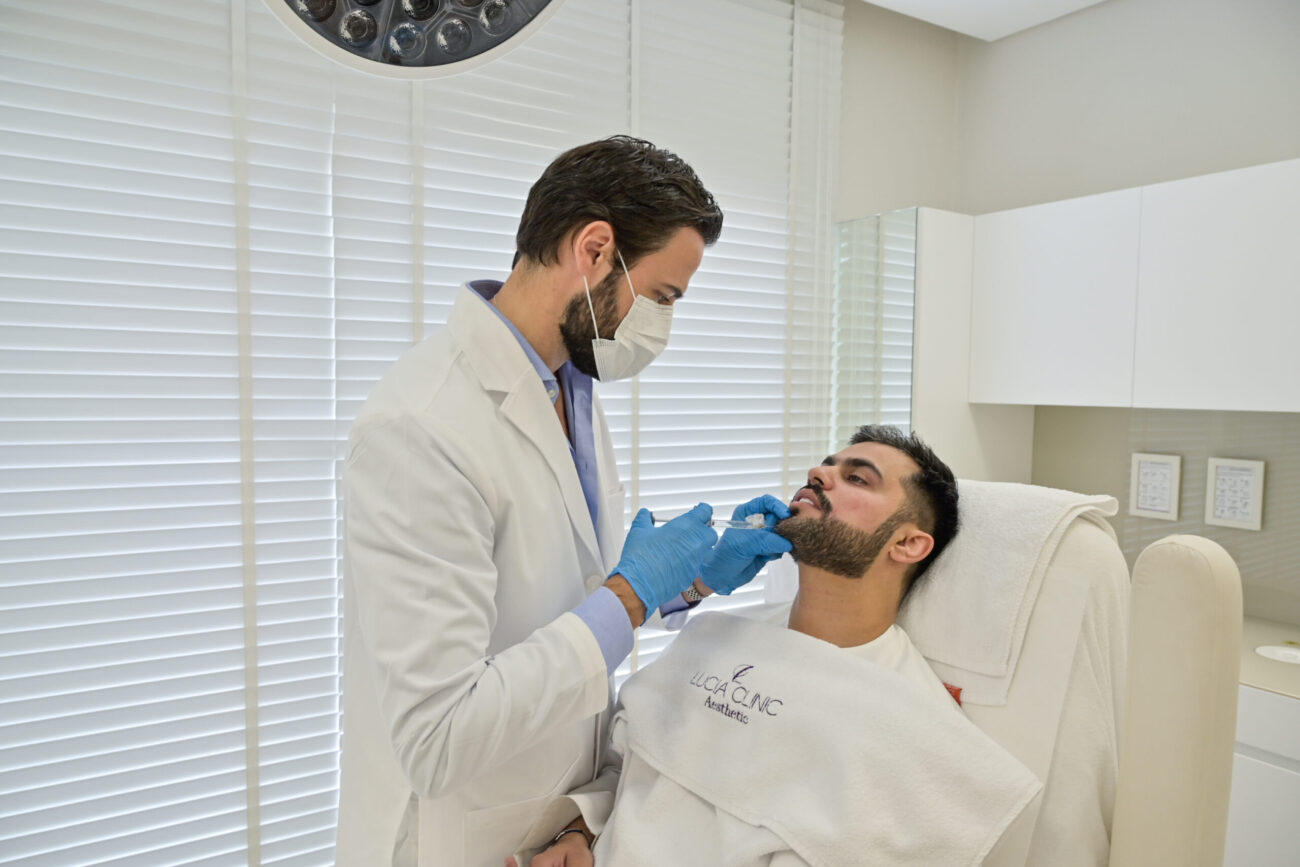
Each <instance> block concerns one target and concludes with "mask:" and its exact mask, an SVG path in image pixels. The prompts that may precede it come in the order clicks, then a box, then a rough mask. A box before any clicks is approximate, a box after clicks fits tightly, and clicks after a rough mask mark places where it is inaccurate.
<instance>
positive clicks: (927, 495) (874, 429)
mask: <svg viewBox="0 0 1300 867" xmlns="http://www.w3.org/2000/svg"><path fill="white" fill-rule="evenodd" d="M858 443H880V444H881V445H886V446H889V447H891V448H895V449H898V450H899V451H900V452H902V453H903V454H905V455H907V456H908V457H909V458H911V459H912V460H913V461H915V462H916V465H917V467H918V470H917V471H916V472H915V473H913V474H912V475H910V476H908V477H907V478H906V479H903V489H904V490H905V491H907V508H909V509H911V510H912V512H913V513H914V516H913V519H914V520H915V521H916V523H917V526H919V527H920V528H921V529H922V530H924V531H925V532H927V533H929V534H930V535H931V536H933V537H934V549H933V550H932V551H930V553H929V554H928V555H926V558H925V559H924V560H922V561H921V562H919V563H917V564H915V565H914V566H913V567H912V572H911V574H910V576H909V578H908V582H907V586H906V587H904V588H903V598H907V594H908V592H909V591H910V590H911V589H912V586H913V585H915V584H916V579H918V578H920V577H921V576H922V575H924V574H925V570H927V569H929V568H930V564H931V563H933V562H934V560H935V558H936V557H938V556H939V554H941V553H942V552H943V549H944V548H946V547H948V543H949V542H951V541H952V537H953V536H955V535H957V480H956V479H955V478H954V477H953V474H952V470H950V469H949V468H948V465H947V464H945V463H944V462H943V461H941V460H939V458H938V456H937V455H935V453H934V451H933V450H932V449H931V448H930V447H929V446H928V445H926V444H925V443H924V442H922V441H921V438H920V437H918V436H917V435H916V433H915V432H912V433H907V434H905V433H903V432H902V431H900V430H899V429H898V428H896V427H890V426H888V425H874V424H868V425H863V426H862V427H860V428H858V431H857V433H855V434H854V435H853V436H852V437H850V438H849V445H851V446H855V445H857V444H858Z"/></svg>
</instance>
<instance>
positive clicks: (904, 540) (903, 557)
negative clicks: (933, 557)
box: [889, 524, 934, 564]
mask: <svg viewBox="0 0 1300 867" xmlns="http://www.w3.org/2000/svg"><path fill="white" fill-rule="evenodd" d="M899 531H900V532H901V533H902V535H901V536H898V537H896V538H895V540H894V544H893V545H891V546H890V548H889V556H890V557H891V558H892V559H893V560H894V562H896V563H904V564H909V563H920V562H921V561H922V560H924V559H925V558H926V557H928V556H930V552H931V551H933V550H934V537H933V536H931V535H930V534H929V533H927V532H925V531H924V530H922V529H921V528H919V527H917V526H916V525H915V524H904V525H903V526H902V527H900V528H899Z"/></svg>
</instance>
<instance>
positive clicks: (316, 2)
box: [293, 0, 334, 21]
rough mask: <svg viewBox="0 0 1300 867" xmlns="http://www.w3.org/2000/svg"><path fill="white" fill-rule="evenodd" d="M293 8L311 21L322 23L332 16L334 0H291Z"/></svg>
mask: <svg viewBox="0 0 1300 867" xmlns="http://www.w3.org/2000/svg"><path fill="white" fill-rule="evenodd" d="M293 6H294V8H295V9H297V10H298V14H299V15H305V16H306V17H308V18H310V19H311V20H312V21H324V20H325V19H326V18H328V17H330V16H331V15H333V14H334V0H293Z"/></svg>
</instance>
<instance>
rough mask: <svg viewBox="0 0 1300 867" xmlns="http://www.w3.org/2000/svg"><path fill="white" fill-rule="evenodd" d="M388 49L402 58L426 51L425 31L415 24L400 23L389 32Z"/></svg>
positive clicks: (405, 58)
mask: <svg viewBox="0 0 1300 867" xmlns="http://www.w3.org/2000/svg"><path fill="white" fill-rule="evenodd" d="M388 50H389V51H391V52H392V53H393V54H395V55H397V56H398V57H400V58H401V59H402V60H410V59H412V58H415V57H419V56H420V55H421V54H423V53H424V32H423V31H421V30H420V28H418V27H416V26H415V25H414V24H410V23H407V24H399V25H397V26H396V27H394V28H393V31H392V32H391V33H389V34H388Z"/></svg>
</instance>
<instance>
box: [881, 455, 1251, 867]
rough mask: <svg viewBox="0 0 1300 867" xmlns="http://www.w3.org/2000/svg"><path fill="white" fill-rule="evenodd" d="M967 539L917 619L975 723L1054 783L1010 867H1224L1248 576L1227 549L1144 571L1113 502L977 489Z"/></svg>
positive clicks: (1187, 548)
mask: <svg viewBox="0 0 1300 867" xmlns="http://www.w3.org/2000/svg"><path fill="white" fill-rule="evenodd" d="M959 486H960V494H961V498H960V502H961V505H960V510H961V521H962V525H961V530H960V532H959V533H958V534H957V537H956V538H955V539H954V541H953V543H952V544H951V545H950V546H949V548H948V549H947V550H946V551H945V552H944V553H943V554H942V555H941V556H940V557H939V559H938V560H936V562H935V563H934V565H933V566H932V567H931V570H930V574H929V575H928V576H927V577H926V578H925V579H924V580H923V581H922V582H921V583H920V584H918V585H917V587H916V588H915V589H914V591H913V592H912V593H911V595H910V596H909V598H908V600H907V602H906V603H905V605H904V608H903V611H902V612H901V614H900V618H899V620H900V624H901V625H902V626H903V628H904V629H905V630H907V632H908V634H909V635H910V636H911V638H912V640H913V642H914V643H915V644H916V646H917V648H918V649H919V650H920V651H921V653H922V654H924V655H925V656H926V658H927V659H928V660H929V662H930V664H931V667H933V668H934V670H935V671H936V673H938V674H939V676H940V678H941V679H942V680H944V682H945V683H947V684H948V685H949V688H950V689H951V690H953V691H954V693H955V694H957V695H959V697H960V698H959V700H960V701H961V703H962V707H963V709H964V710H965V711H966V714H967V716H968V717H970V719H971V720H972V721H973V722H975V724H976V725H978V726H980V728H982V729H983V730H984V731H985V732H986V733H987V734H989V736H991V737H992V738H993V739H994V740H996V741H998V742H999V743H1000V744H1002V746H1003V747H1005V748H1006V749H1007V750H1008V751H1009V752H1011V753H1012V754H1013V755H1015V756H1016V757H1017V758H1019V759H1020V760H1021V761H1022V762H1023V763H1024V764H1025V765H1026V766H1028V767H1029V768H1030V770H1032V771H1033V772H1034V773H1035V774H1037V775H1038V777H1039V779H1040V780H1042V781H1043V790H1042V792H1041V793H1040V794H1039V795H1038V796H1037V797H1036V798H1035V799H1034V801H1033V802H1031V803H1030V805H1029V806H1028V807H1027V808H1026V809H1025V811H1024V812H1023V813H1022V814H1021V815H1020V817H1019V818H1018V819H1017V820H1016V821H1015V822H1014V823H1013V824H1012V825H1011V827H1010V828H1009V829H1008V830H1007V832H1006V833H1005V834H1004V835H1003V837H1002V838H1001V840H1000V841H999V842H998V844H997V845H996V846H995V847H994V849H993V851H992V852H991V853H990V855H989V857H988V859H987V860H986V862H985V863H986V864H988V865H993V867H1048V865H1050V867H1068V865H1107V864H1109V865H1112V867H1138V865H1144V867H1145V865H1152V864H1178V865H1180V867H1184V865H1185V867H1200V865H1206V867H1208V865H1219V864H1221V863H1222V858H1223V845H1224V836H1225V833H1226V827H1227V802H1228V793H1229V784H1230V779H1231V772H1232V744H1233V737H1234V733H1235V723H1236V696H1237V680H1238V665H1239V659H1240V655H1239V654H1240V634H1241V584H1240V578H1239V576H1238V573H1237V569H1236V567H1235V565H1234V564H1233V563H1232V560H1231V558H1229V557H1228V555H1227V554H1226V552H1224V551H1223V549H1222V548H1220V547H1219V546H1218V545H1216V544H1215V543H1213V542H1210V541H1209V540H1206V539H1202V538H1199V537H1194V536H1173V537H1169V538H1167V539H1164V540H1162V541H1160V542H1157V543H1155V544H1154V545H1152V546H1151V547H1149V548H1148V549H1147V550H1146V551H1144V552H1143V554H1142V556H1141V557H1139V559H1138V561H1137V564H1136V565H1135V568H1134V574H1133V580H1132V582H1131V584H1130V580H1129V574H1128V568H1127V566H1126V564H1125V561H1124V557H1123V554H1122V553H1121V552H1120V549H1119V546H1118V545H1117V544H1116V541H1115V534H1114V531H1113V530H1112V529H1111V528H1110V526H1109V524H1108V523H1107V522H1106V521H1105V517H1106V516H1107V515H1113V514H1115V511H1116V502H1115V500H1114V499H1113V498H1111V497H1090V496H1084V495H1080V494H1074V493H1070V492H1066V491H1057V490H1054V489H1050V488H1042V487H1037V486H1032V485H1017V484H1006V483H995V482H970V481H965V480H962V481H960V482H959Z"/></svg>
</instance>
